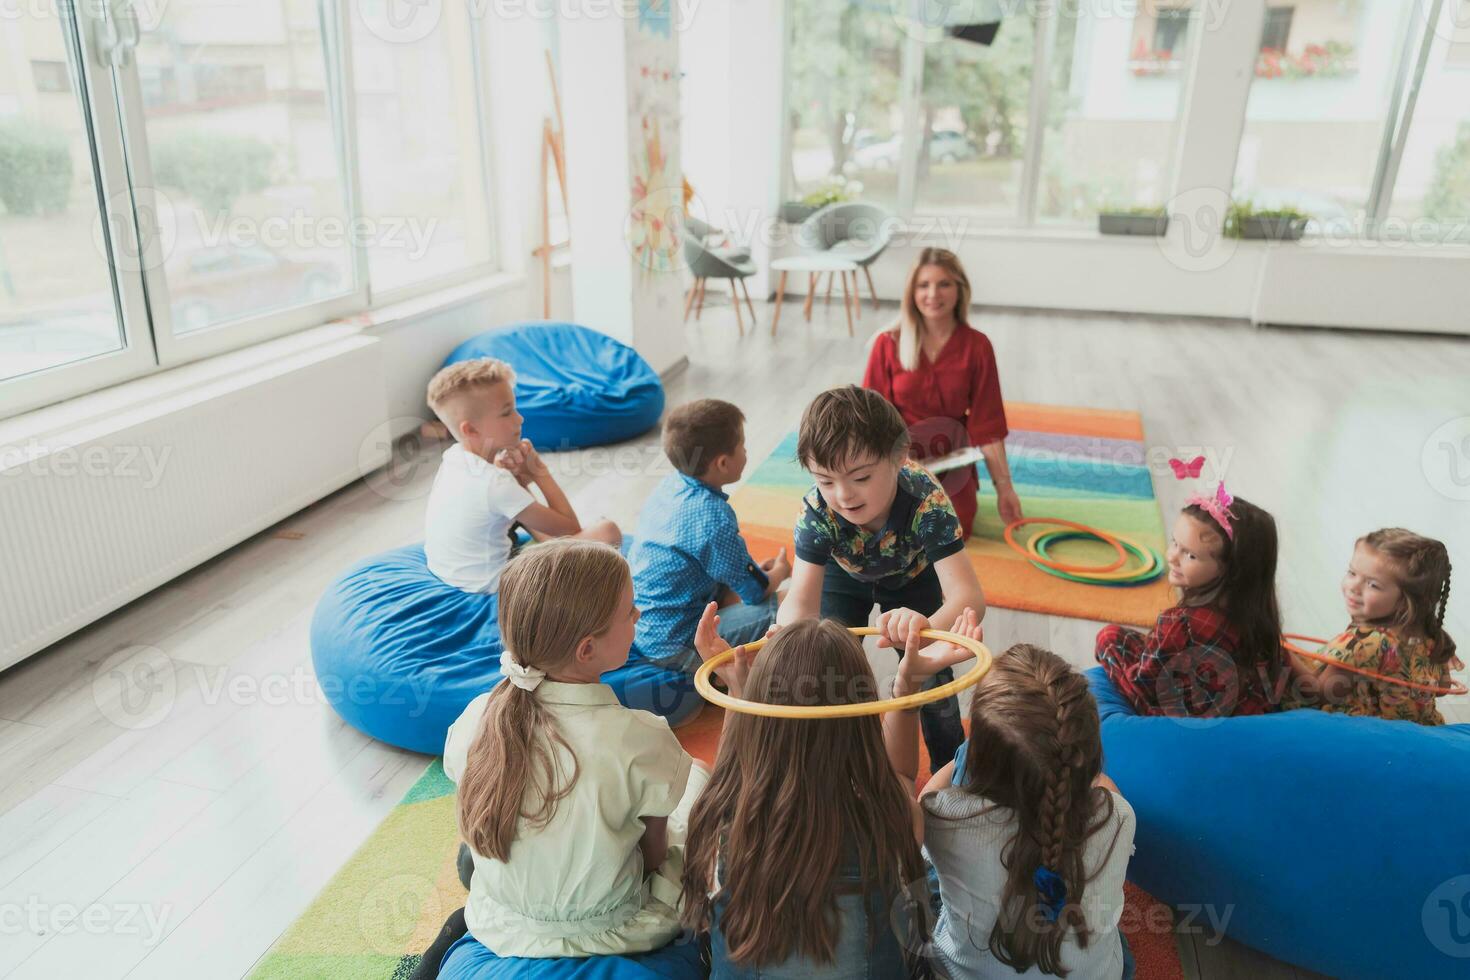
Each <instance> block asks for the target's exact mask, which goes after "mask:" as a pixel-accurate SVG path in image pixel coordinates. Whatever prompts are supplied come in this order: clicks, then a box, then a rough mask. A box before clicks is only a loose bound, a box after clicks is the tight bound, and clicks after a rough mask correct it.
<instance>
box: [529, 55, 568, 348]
mask: <svg viewBox="0 0 1470 980" xmlns="http://www.w3.org/2000/svg"><path fill="white" fill-rule="evenodd" d="M546 75H547V77H548V78H549V79H550V80H551V103H552V106H553V107H554V108H555V109H556V125H555V126H552V124H551V120H550V119H543V120H542V121H541V244H540V246H538V247H537V248H536V249H535V250H533V251H532V252H531V254H532V255H534V256H536V257H537V258H539V259H540V260H541V316H542V317H543V318H545V319H547V320H549V319H551V256H552V253H554V252H555V251H556V250H557V249H559V248H567V247H569V246H570V245H571V243H572V242H571V236H570V235H568V236H567V239H566V240H565V241H560V242H553V241H552V240H551V175H550V172H549V169H548V164H553V163H554V164H555V165H556V182H557V185H558V186H559V187H560V188H561V203H562V208H563V209H564V210H565V209H566V207H567V162H566V123H565V121H564V120H563V119H562V114H561V93H560V92H559V91H558V90H557V87H556V68H555V66H553V65H552V63H551V52H550V51H547V52H546Z"/></svg>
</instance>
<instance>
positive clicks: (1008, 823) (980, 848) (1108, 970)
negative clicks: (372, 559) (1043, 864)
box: [924, 787, 1137, 980]
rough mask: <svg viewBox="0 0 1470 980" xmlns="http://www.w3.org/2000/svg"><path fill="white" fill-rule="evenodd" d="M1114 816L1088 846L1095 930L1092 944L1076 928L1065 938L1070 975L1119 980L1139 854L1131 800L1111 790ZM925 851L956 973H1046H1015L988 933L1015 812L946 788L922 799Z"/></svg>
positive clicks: (949, 966)
mask: <svg viewBox="0 0 1470 980" xmlns="http://www.w3.org/2000/svg"><path fill="white" fill-rule="evenodd" d="M1109 796H1110V797H1111V799H1112V801H1113V813H1112V817H1111V818H1110V819H1109V820H1108V822H1107V823H1105V824H1103V825H1102V827H1100V828H1099V829H1098V830H1097V832H1096V833H1094V834H1093V835H1092V836H1091V837H1089V838H1088V839H1087V842H1086V843H1085V844H1083V846H1082V864H1083V867H1084V868H1085V869H1086V871H1087V874H1088V875H1089V876H1090V880H1089V881H1088V882H1087V885H1086V887H1085V888H1084V889H1083V893H1082V914H1083V917H1084V918H1085V919H1086V920H1087V928H1088V930H1089V932H1090V933H1091V936H1090V938H1089V940H1088V944H1087V946H1086V947H1085V948H1084V947H1082V946H1079V945H1078V944H1077V938H1076V933H1075V932H1072V931H1068V933H1067V936H1066V938H1065V939H1063V940H1062V964H1063V965H1064V966H1065V967H1066V968H1067V970H1068V971H1069V972H1068V974H1067V978H1068V980H1118V978H1119V977H1121V976H1122V975H1123V946H1122V941H1121V940H1120V939H1119V936H1118V920H1119V919H1120V918H1121V917H1122V915H1123V880H1124V878H1126V877H1127V874H1128V858H1129V857H1131V856H1132V854H1133V831H1134V829H1135V827H1136V826H1137V821H1136V819H1135V817H1134V815H1133V808H1132V807H1131V806H1129V805H1128V801H1127V800H1125V799H1123V797H1121V796H1119V795H1118V794H1116V793H1109ZM924 804H925V806H924V850H925V851H926V852H927V853H928V855H929V860H930V861H931V862H932V863H933V865H934V869H935V870H936V871H938V872H939V890H940V893H941V895H942V896H943V899H944V911H943V912H941V913H940V916H939V922H938V924H937V925H936V926H935V928H934V946H935V949H936V951H937V952H938V953H939V958H940V960H941V961H942V963H943V964H944V966H945V968H946V970H947V971H948V973H949V975H950V976H953V977H982V978H983V977H997V978H1000V977H1005V978H1010V980H1014V978H1016V977H1043V976H1045V974H1043V973H1042V972H1041V970H1039V969H1038V968H1036V967H1035V966H1033V967H1032V968H1031V969H1030V970H1027V971H1025V972H1024V973H1017V972H1016V971H1015V970H1014V969H1013V968H1011V967H1009V966H1006V965H1005V964H1003V963H1001V962H1000V961H999V960H997V959H996V958H995V957H994V956H992V955H991V953H990V932H991V930H992V929H993V928H994V927H995V917H996V908H997V906H998V905H999V903H1000V895H1001V892H1002V891H1003V890H1004V889H1005V883H1006V876H1007V871H1006V868H1005V866H1004V865H1003V864H1001V854H1002V853H1003V851H1004V850H1005V848H1006V846H1007V845H1008V844H1009V842H1010V840H1011V838H1013V837H1014V836H1015V835H1016V815H1015V812H1014V811H1012V810H1010V809H1008V808H1006V807H998V806H995V805H994V804H992V803H990V802H989V801H988V800H986V799H984V798H983V797H979V796H974V795H972V794H970V793H967V792H965V791H964V790H962V789H958V788H953V787H951V788H950V789H945V790H941V791H940V792H939V793H936V794H935V795H933V796H929V797H925V799H924Z"/></svg>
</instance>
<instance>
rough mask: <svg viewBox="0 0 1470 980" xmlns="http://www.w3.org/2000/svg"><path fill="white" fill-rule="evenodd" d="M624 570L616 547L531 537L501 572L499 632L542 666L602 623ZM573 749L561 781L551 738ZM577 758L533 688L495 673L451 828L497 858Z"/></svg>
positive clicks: (526, 660) (538, 824) (624, 582)
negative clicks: (534, 542)
mask: <svg viewBox="0 0 1470 980" xmlns="http://www.w3.org/2000/svg"><path fill="white" fill-rule="evenodd" d="M631 580H632V577H631V575H630V573H629V571H628V563H627V562H626V561H624V560H623V556H622V555H620V554H618V552H617V549H615V548H612V547H609V546H608V545H605V544H599V543H597V542H595V541H575V540H560V541H550V542H547V543H545V544H541V545H537V546H536V547H534V548H531V549H529V550H527V551H525V552H524V553H522V554H521V555H519V556H517V557H516V558H514V559H512V560H511V562H510V564H508V565H507V566H506V567H505V572H504V573H503V574H502V575H501V578H500V600H499V601H500V635H501V639H502V640H503V641H504V644H505V649H506V650H508V651H514V653H515V658H516V660H517V661H519V662H520V663H521V664H522V665H524V666H527V667H536V668H538V669H540V670H544V671H547V672H554V671H556V670H557V669H558V668H561V667H563V666H565V665H566V664H568V663H570V662H571V660H572V658H573V656H574V655H575V653H576V650H577V646H578V645H579V644H580V643H581V642H582V641H583V640H585V639H587V638H588V637H592V636H601V635H602V634H603V633H605V632H607V630H608V628H609V627H610V626H611V624H612V620H613V617H614V616H615V615H616V614H617V613H618V612H619V611H620V610H619V605H620V603H621V601H622V597H623V592H624V590H625V589H626V588H627V586H628V584H629V582H630V581H631ZM556 745H560V746H561V747H562V748H563V749H565V750H566V753H567V755H568V756H570V757H571V764H572V772H571V775H570V777H568V778H566V779H565V781H561V780H560V779H559V777H560V776H561V775H562V771H561V770H562V767H561V764H560V762H559V761H558V759H557V754H556V751H555V746H556ZM578 772H579V766H578V763H577V757H576V754H575V753H574V752H572V748H571V746H570V745H569V744H568V743H567V741H566V739H565V738H563V737H562V735H561V733H560V732H559V731H558V730H557V725H556V720H555V718H554V717H553V716H552V714H551V713H550V712H549V711H548V710H547V709H546V707H545V706H544V705H542V704H541V702H540V700H539V699H538V698H537V696H536V692H535V691H526V690H522V689H521V688H519V687H516V686H515V685H514V684H511V683H510V682H509V681H507V680H502V681H501V682H500V683H499V684H497V685H496V686H495V689H494V691H492V692H491V694H490V703H489V704H488V705H487V706H486V708H485V715H484V718H483V719H482V720H481V722H480V728H479V731H478V732H477V733H476V735H475V738H474V741H473V742H471V743H470V750H469V759H468V761H467V763H466V765H465V771H464V778H462V779H461V780H460V783H459V829H460V833H461V835H463V837H464V839H465V840H466V841H468V842H469V845H470V848H471V849H472V850H473V851H474V852H475V853H476V854H482V855H484V856H486V857H490V858H494V859H495V860H497V861H505V860H507V859H508V858H509V856H510V847H511V844H512V843H514V842H515V840H516V838H517V836H519V832H520V830H521V821H522V820H525V821H526V829H530V830H540V829H542V828H544V827H545V826H546V825H547V824H549V823H550V822H551V819H552V817H554V816H555V815H556V805H557V803H559V802H560V801H561V800H562V799H563V798H564V797H566V795H567V794H568V793H570V792H571V791H572V786H573V785H574V784H575V783H576V781H577V775H578Z"/></svg>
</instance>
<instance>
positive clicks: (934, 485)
mask: <svg viewBox="0 0 1470 980" xmlns="http://www.w3.org/2000/svg"><path fill="white" fill-rule="evenodd" d="M908 447H909V432H908V426H906V425H905V424H904V421H903V416H901V415H899V413H898V409H896V408H894V407H893V406H892V405H891V404H889V403H888V401H887V400H886V399H885V398H884V397H883V396H882V395H880V394H878V393H877V392H876V391H873V390H871V389H868V388H860V387H858V386H857V385H846V386H844V387H841V388H833V389H831V390H829V391H824V392H822V393H821V394H820V395H818V396H817V397H816V398H815V399H813V400H812V403H811V404H810V405H808V406H807V409H806V411H805V412H804V413H802V417H801V429H800V431H799V433H798V434H797V441H796V454H797V457H798V458H799V459H800V460H801V465H802V466H804V467H806V469H807V471H808V472H809V473H811V475H812V477H813V478H814V479H815V480H816V486H815V487H813V488H812V489H811V490H810V491H808V492H807V495H806V496H805V497H804V498H802V513H801V516H800V517H799V518H798V519H797V522H796V562H795V565H794V568H793V570H792V573H791V589H790V591H789V592H788V593H787V595H786V598H785V600H784V601H783V602H782V603H781V609H780V612H779V614H778V615H777V622H778V623H780V624H782V625H785V624H786V623H791V622H795V621H797V620H799V619H806V618H810V617H813V616H817V615H821V616H822V617H824V618H828V619H835V620H837V621H838V622H840V623H842V624H843V625H844V626H866V625H868V616H869V614H870V613H871V612H872V609H873V606H874V604H876V605H877V606H878V608H879V616H878V623H877V626H878V629H879V630H880V631H881V633H880V637H879V640H878V645H879V646H880V647H893V648H895V649H896V650H897V651H898V652H899V656H903V649H904V646H905V644H906V643H907V641H908V637H909V634H910V633H913V632H916V631H919V630H924V629H929V628H933V629H949V628H950V626H951V624H953V623H954V621H955V619H956V618H958V617H959V615H960V614H961V613H962V612H963V611H964V610H965V608H966V607H969V608H971V609H974V610H975V615H976V616H978V617H983V616H984V615H985V593H984V592H983V591H982V590H981V588H980V582H979V580H978V579H977V578H976V577H975V568H974V566H973V565H971V564H970V559H969V557H967V556H966V555H965V539H964V534H963V533H962V532H961V529H960V522H959V518H958V517H956V516H955V511H954V505H953V504H952V503H950V500H949V496H948V495H947V494H946V493H945V492H944V488H943V487H941V486H940V485H939V481H938V480H936V479H935V478H934V477H933V476H932V475H931V474H930V473H929V471H928V470H926V469H924V468H923V467H922V466H920V465H919V464H917V463H915V462H913V461H912V460H910V459H908ZM924 642H925V643H927V642H928V641H924ZM732 643H733V641H732ZM953 679H954V672H953V671H952V670H951V669H949V668H945V669H944V670H943V671H940V672H939V673H938V674H936V675H935V677H934V682H935V683H937V684H945V683H948V682H949V681H951V680H953ZM920 711H921V714H920V716H919V720H920V724H921V727H922V729H923V732H924V744H925V745H926V746H927V747H928V749H929V760H930V764H931V765H932V766H933V768H934V770H935V771H938V770H939V768H940V767H941V766H943V765H945V764H946V763H948V762H949V761H950V760H952V759H953V758H954V754H955V750H956V749H958V748H959V747H960V744H961V743H962V742H963V741H964V739H965V733H964V728H963V726H962V725H961V724H960V709H959V702H958V700H957V699H955V698H953V697H950V698H946V699H945V700H943V701H937V702H933V703H931V704H927V705H925V706H924V707H923V708H922V709H920Z"/></svg>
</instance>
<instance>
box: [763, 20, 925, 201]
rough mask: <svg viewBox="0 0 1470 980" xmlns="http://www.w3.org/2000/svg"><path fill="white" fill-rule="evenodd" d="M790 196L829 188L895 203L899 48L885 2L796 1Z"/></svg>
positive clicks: (899, 114) (898, 37) (897, 33)
mask: <svg viewBox="0 0 1470 980" xmlns="http://www.w3.org/2000/svg"><path fill="white" fill-rule="evenodd" d="M791 18H792V30H791V66H790V68H791V74H790V79H791V80H790V85H791V91H790V93H789V99H788V103H789V106H790V112H791V118H790V120H789V123H788V124H789V125H790V127H791V144H790V145H791V178H792V183H791V186H792V188H793V191H794V193H793V194H792V197H793V198H796V199H801V198H803V197H806V196H808V195H814V197H813V198H812V201H813V202H814V203H825V201H823V200H821V199H820V195H822V194H823V193H824V192H828V191H830V192H833V193H844V194H845V195H846V196H848V197H859V196H861V197H862V198H863V199H864V200H867V201H873V202H875V203H878V204H882V205H884V206H885V207H889V208H893V207H895V206H896V204H897V200H898V163H899V140H900V138H901V137H900V134H901V132H902V130H903V119H902V112H901V109H900V107H899V101H898V93H899V76H900V73H901V71H902V66H901V63H900V51H901V47H902V39H903V38H904V34H903V33H902V32H901V31H900V30H899V28H898V24H897V22H896V21H895V20H894V17H893V12H892V11H891V10H890V8H889V6H888V5H887V4H872V3H862V2H859V0H793V2H792V5H791Z"/></svg>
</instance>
